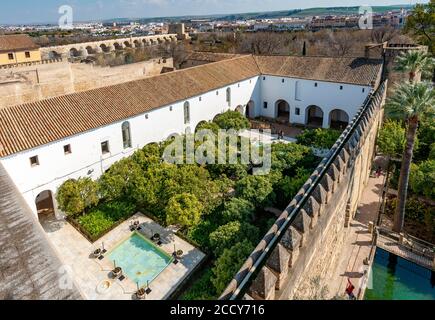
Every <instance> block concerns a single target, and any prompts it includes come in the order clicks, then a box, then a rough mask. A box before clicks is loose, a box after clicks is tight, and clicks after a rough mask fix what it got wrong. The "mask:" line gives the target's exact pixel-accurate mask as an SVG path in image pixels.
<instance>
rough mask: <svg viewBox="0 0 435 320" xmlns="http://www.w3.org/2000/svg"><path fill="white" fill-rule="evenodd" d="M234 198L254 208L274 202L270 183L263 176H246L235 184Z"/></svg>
mask: <svg viewBox="0 0 435 320" xmlns="http://www.w3.org/2000/svg"><path fill="white" fill-rule="evenodd" d="M236 196H237V197H239V198H242V199H245V200H247V201H249V202H250V203H252V204H253V205H255V206H256V207H258V206H262V205H267V203H268V202H269V201H272V200H274V198H275V194H274V192H273V186H272V183H271V182H270V181H269V179H267V178H266V177H264V176H251V175H249V176H246V177H245V178H243V179H241V180H240V181H238V182H237V183H236Z"/></svg>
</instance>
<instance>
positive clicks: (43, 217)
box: [35, 190, 55, 223]
mask: <svg viewBox="0 0 435 320" xmlns="http://www.w3.org/2000/svg"><path fill="white" fill-rule="evenodd" d="M35 204H36V212H37V214H38V219H39V221H40V222H41V223H42V222H44V221H47V220H48V219H53V218H54V216H55V208H54V200H53V193H52V192H51V191H50V190H45V191H42V192H41V193H40V194H38V195H37V196H36V198H35Z"/></svg>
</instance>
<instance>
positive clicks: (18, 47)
mask: <svg viewBox="0 0 435 320" xmlns="http://www.w3.org/2000/svg"><path fill="white" fill-rule="evenodd" d="M35 61H41V53H40V52H39V46H38V45H36V44H35V43H34V42H33V41H32V38H30V37H29V36H28V35H24V34H19V35H7V36H0V66H4V65H8V64H17V63H23V62H35Z"/></svg>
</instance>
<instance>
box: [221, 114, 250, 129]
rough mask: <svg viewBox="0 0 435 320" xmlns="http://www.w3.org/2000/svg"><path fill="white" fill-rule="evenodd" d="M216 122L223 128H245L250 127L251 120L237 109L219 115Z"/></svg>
mask: <svg viewBox="0 0 435 320" xmlns="http://www.w3.org/2000/svg"><path fill="white" fill-rule="evenodd" d="M214 122H215V123H216V124H217V125H218V126H219V127H220V128H221V129H225V130H229V129H234V130H243V129H248V128H249V127H250V124H249V120H248V119H246V118H245V117H244V116H243V115H242V114H240V112H237V111H227V112H224V113H222V114H220V115H218V116H217V117H216V118H215V119H214Z"/></svg>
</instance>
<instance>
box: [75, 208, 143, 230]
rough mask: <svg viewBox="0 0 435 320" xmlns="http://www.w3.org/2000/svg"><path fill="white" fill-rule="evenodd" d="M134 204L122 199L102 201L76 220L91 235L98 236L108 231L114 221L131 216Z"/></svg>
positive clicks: (133, 211)
mask: <svg viewBox="0 0 435 320" xmlns="http://www.w3.org/2000/svg"><path fill="white" fill-rule="evenodd" d="M135 210H136V207H135V205H134V204H131V203H128V202H122V201H113V202H108V203H103V204H100V205H99V206H97V207H96V208H93V209H92V210H90V211H89V212H88V213H87V214H86V215H83V216H80V217H79V218H78V219H77V222H78V223H79V224H80V225H81V227H82V228H83V229H84V230H86V231H87V232H88V233H89V234H90V235H91V236H92V237H98V236H100V235H102V234H104V233H105V232H107V231H109V230H110V229H111V228H112V227H113V226H114V225H115V224H116V223H118V222H120V221H123V220H125V219H127V218H129V217H131V216H132V215H133V214H134V213H135Z"/></svg>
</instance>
